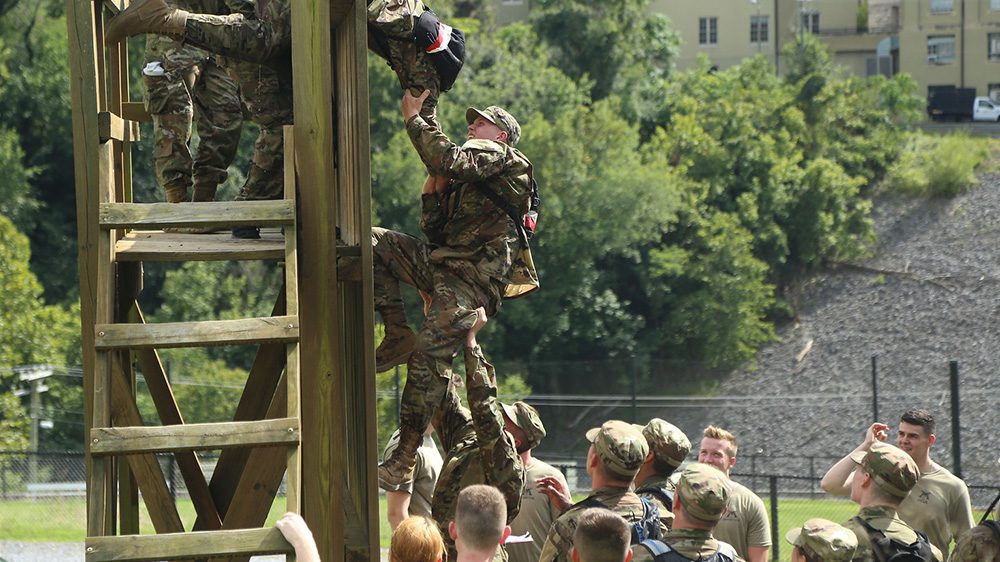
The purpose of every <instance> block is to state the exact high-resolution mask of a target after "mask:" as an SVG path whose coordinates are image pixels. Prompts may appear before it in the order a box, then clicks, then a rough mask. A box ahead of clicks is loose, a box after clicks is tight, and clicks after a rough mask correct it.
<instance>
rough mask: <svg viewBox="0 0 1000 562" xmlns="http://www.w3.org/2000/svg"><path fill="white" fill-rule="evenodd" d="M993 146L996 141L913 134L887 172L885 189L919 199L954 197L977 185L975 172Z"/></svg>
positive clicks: (993, 150)
mask: <svg viewBox="0 0 1000 562" xmlns="http://www.w3.org/2000/svg"><path fill="white" fill-rule="evenodd" d="M996 147H997V143H996V141H993V140H991V139H982V138H973V137H970V136H968V135H966V134H958V133H955V134H949V135H944V136H936V135H928V134H924V133H912V134H911V135H909V138H908V139H907V142H906V147H905V149H904V150H903V153H902V154H900V156H899V159H898V160H897V161H896V162H895V163H893V165H892V167H891V168H890V169H889V173H888V176H887V177H886V180H885V184H884V186H885V189H887V190H890V191H899V192H902V193H906V194H908V195H914V196H919V197H954V196H955V195H958V194H960V193H962V192H964V191H965V190H967V189H968V188H970V187H972V186H973V185H976V184H977V183H978V180H977V179H976V170H977V168H979V166H980V165H982V164H983V163H984V162H985V161H986V159H987V158H988V157H989V156H990V155H991V154H993V153H995V151H996Z"/></svg>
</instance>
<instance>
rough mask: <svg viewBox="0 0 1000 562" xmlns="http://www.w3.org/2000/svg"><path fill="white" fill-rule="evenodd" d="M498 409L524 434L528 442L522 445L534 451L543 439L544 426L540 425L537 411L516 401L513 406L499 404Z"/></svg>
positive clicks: (540, 420)
mask: <svg viewBox="0 0 1000 562" xmlns="http://www.w3.org/2000/svg"><path fill="white" fill-rule="evenodd" d="M500 407H501V408H503V413H504V415H506V416H507V417H508V418H509V419H510V421H512V422H514V425H516V426H517V427H518V428H520V430H521V431H523V432H524V435H525V437H526V438H527V440H528V441H527V442H526V443H525V444H524V445H525V446H526V447H527V448H529V449H534V448H535V447H537V446H538V444H539V443H541V442H542V439H544V438H545V426H544V425H542V418H541V416H539V415H538V410H536V409H535V408H534V407H533V406H532V405H531V404H528V403H527V402H522V401H520V400H518V401H517V402H514V403H513V404H500Z"/></svg>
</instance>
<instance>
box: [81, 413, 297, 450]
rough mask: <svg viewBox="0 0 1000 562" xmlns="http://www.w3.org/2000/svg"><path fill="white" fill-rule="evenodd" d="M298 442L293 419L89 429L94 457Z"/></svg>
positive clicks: (295, 424) (295, 421)
mask: <svg viewBox="0 0 1000 562" xmlns="http://www.w3.org/2000/svg"><path fill="white" fill-rule="evenodd" d="M298 442H299V420H297V419H295V418H279V419H276V420H259V421H247V422H218V423H195V424H185V425H162V426H134V427H95V428H93V429H91V430H90V450H91V453H92V454H94V455H123V454H135V453H161V452H170V451H205V450H210V449H230V448H232V447H255V446H273V445H297V444H298Z"/></svg>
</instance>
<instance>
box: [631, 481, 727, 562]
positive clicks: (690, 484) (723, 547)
mask: <svg viewBox="0 0 1000 562" xmlns="http://www.w3.org/2000/svg"><path fill="white" fill-rule="evenodd" d="M729 490H730V482H729V479H728V478H727V477H726V475H725V474H724V473H723V472H722V471H720V470H718V469H717V468H715V467H712V466H709V465H706V464H701V463H693V464H691V465H688V467H687V468H685V469H684V472H683V474H681V477H680V480H679V481H678V483H677V495H676V496H675V501H677V502H680V503H681V504H682V505H683V509H684V511H685V513H687V514H688V515H689V516H692V517H695V518H698V519H701V520H702V521H714V522H716V523H717V522H718V521H719V519H720V518H721V517H722V513H723V511H725V508H726V505H727V504H728V503H729ZM662 542H663V543H665V544H666V545H668V546H669V547H670V549H671V550H674V551H676V552H677V553H678V554H680V555H681V556H683V557H685V558H689V559H691V560H700V559H702V558H707V557H709V556H713V555H715V553H716V552H718V553H720V554H722V555H724V556H725V557H727V558H728V559H730V560H733V561H734V562H744V560H743V559H742V558H740V557H739V555H737V554H736V550H735V549H734V548H733V547H732V545H730V544H727V543H724V542H722V541H720V540H718V539H716V538H715V537H713V536H712V531H710V530H706V529H671V530H670V531H669V532H668V533H667V534H666V535H665V536H664V537H663V540H662ZM653 559H654V558H653V555H652V553H651V552H650V551H649V549H648V548H647V547H645V546H643V545H632V560H633V561H635V562H652V561H653Z"/></svg>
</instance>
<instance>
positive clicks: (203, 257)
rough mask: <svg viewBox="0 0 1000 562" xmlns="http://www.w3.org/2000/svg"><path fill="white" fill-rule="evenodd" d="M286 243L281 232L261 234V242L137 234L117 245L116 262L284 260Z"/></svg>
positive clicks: (155, 232)
mask: <svg viewBox="0 0 1000 562" xmlns="http://www.w3.org/2000/svg"><path fill="white" fill-rule="evenodd" d="M284 257H285V239H284V237H283V236H282V235H281V233H279V232H267V231H266V230H265V231H264V232H261V237H260V239H259V240H246V239H242V238H233V237H232V235H230V233H229V232H228V231H226V232H224V233H219V234H181V233H174V232H162V231H159V230H142V231H139V230H133V231H132V232H129V233H128V234H127V235H126V236H125V238H122V239H121V240H119V241H118V242H117V243H116V244H115V258H116V259H117V260H118V261H119V262H123V261H170V262H176V261H219V260H230V261H236V260H280V259H284Z"/></svg>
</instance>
